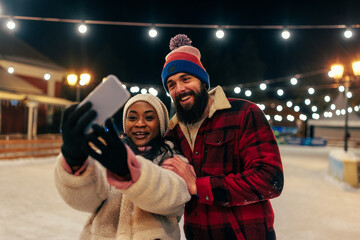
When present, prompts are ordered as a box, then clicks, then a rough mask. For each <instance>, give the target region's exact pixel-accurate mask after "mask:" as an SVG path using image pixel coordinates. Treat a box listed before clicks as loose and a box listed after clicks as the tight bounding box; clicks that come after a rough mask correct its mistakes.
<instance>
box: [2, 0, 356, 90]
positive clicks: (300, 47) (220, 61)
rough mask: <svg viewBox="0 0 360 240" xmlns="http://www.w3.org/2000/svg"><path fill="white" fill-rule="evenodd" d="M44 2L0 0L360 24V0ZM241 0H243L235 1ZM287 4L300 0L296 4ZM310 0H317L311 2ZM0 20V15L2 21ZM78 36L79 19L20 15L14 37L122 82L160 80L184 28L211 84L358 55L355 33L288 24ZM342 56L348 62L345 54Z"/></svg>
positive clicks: (15, 7)
mask: <svg viewBox="0 0 360 240" xmlns="http://www.w3.org/2000/svg"><path fill="white" fill-rule="evenodd" d="M124 2H125V1H106V0H101V1H79V0H71V1H49V0H2V1H1V0H0V5H1V6H2V8H3V11H2V14H4V15H14V16H33V17H50V18H67V19H89V20H104V21H127V22H147V23H174V24H220V25H335V24H359V23H360V14H359V12H360V11H359V10H360V1H355V0H354V1H251V3H249V2H250V1H246V3H236V4H235V3H232V2H235V1H229V2H227V1H204V2H200V1H167V2H166V3H165V2H163V1H126V3H124ZM237 2H240V1H237ZM291 2H298V3H296V4H294V3H291ZM314 2H315V3H314ZM2 21H4V20H2ZM88 27H89V31H88V34H87V35H86V36H80V35H79V34H78V33H77V31H76V25H74V24H71V23H53V22H39V21H24V20H20V21H18V29H17V30H16V32H15V35H16V36H18V37H19V38H21V39H23V40H24V41H26V42H27V43H29V44H30V45H31V46H33V47H34V48H36V49H38V50H39V51H40V52H42V53H44V54H45V55H47V56H48V57H49V58H51V59H52V60H54V61H55V62H56V63H58V64H59V65H61V66H63V67H64V68H66V69H74V70H79V69H87V70H89V71H91V72H92V73H93V75H94V76H95V77H94V79H95V82H99V81H100V80H101V79H102V77H104V76H106V75H107V74H109V73H113V74H115V75H117V76H118V77H119V79H120V80H122V81H124V82H133V83H144V84H157V85H159V86H160V85H161V80H160V79H161V78H160V74H161V70H162V67H163V64H164V57H165V55H166V54H167V53H168V52H169V48H168V45H169V40H170V38H171V37H173V36H174V35H176V34H178V33H184V34H187V35H188V36H189V37H190V38H191V39H192V41H193V45H194V46H195V47H197V48H199V50H200V51H201V54H202V62H203V64H204V67H205V68H206V69H207V71H208V73H209V75H210V81H211V85H212V86H213V87H214V86H216V85H231V84H239V83H246V82H252V81H261V80H264V79H274V78H279V77H284V76H289V75H293V74H297V73H305V72H311V71H315V70H319V69H326V68H329V66H330V65H331V63H332V62H334V61H336V60H341V61H345V60H346V61H347V60H348V59H350V58H353V57H355V56H358V54H359V53H360V44H359V43H360V31H359V30H358V29H357V30H354V37H353V38H352V39H344V37H343V30H340V29H338V30H334V29H333V30H326V29H313V30H292V31H291V33H292V36H291V39H290V40H288V41H284V40H283V39H281V37H280V32H281V31H280V30H261V29H260V30H259V29H258V30H237V29H235V30H227V31H226V33H225V34H226V35H225V38H224V39H222V40H219V39H216V38H215V36H214V33H215V29H191V28H160V29H158V37H157V38H154V39H151V38H149V37H148V33H147V31H148V28H146V27H129V26H108V25H89V26H88ZM344 59H345V60H344Z"/></svg>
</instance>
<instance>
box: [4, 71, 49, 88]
mask: <svg viewBox="0 0 360 240" xmlns="http://www.w3.org/2000/svg"><path fill="white" fill-rule="evenodd" d="M0 90H3V91H7V92H11V93H31V94H42V91H41V89H39V88H37V87H35V86H34V85H32V84H30V83H28V82H26V81H25V80H23V79H21V78H20V77H17V76H14V75H11V74H10V73H8V72H7V71H5V70H4V69H2V68H1V67H0Z"/></svg>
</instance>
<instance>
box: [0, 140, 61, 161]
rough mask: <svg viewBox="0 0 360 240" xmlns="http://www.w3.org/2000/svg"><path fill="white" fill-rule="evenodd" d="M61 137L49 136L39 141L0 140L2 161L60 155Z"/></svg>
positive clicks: (0, 158) (0, 157)
mask: <svg viewBox="0 0 360 240" xmlns="http://www.w3.org/2000/svg"><path fill="white" fill-rule="evenodd" d="M61 144H62V139H61V136H60V135H49V136H45V137H43V138H39V139H32V140H27V139H21V138H15V139H11V138H3V139H0V160H2V159H16V158H33V157H47V156H54V155H57V154H59V152H60V147H61Z"/></svg>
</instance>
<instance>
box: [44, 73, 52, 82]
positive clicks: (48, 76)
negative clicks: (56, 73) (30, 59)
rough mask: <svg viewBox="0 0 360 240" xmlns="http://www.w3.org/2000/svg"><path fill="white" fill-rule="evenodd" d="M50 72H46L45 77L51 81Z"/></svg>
mask: <svg viewBox="0 0 360 240" xmlns="http://www.w3.org/2000/svg"><path fill="white" fill-rule="evenodd" d="M50 77H51V76H50V74H49V73H45V74H44V79H45V80H46V81H49V80H50Z"/></svg>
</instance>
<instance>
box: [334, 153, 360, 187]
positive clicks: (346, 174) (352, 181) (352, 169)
mask: <svg viewBox="0 0 360 240" xmlns="http://www.w3.org/2000/svg"><path fill="white" fill-rule="evenodd" d="M359 171H360V157H359V156H357V155H355V154H353V153H349V152H345V151H344V150H338V149H336V150H332V151H331V152H330V153H329V173H330V174H331V175H332V176H334V177H335V178H337V179H339V180H340V181H343V182H346V183H348V184H349V185H351V186H352V187H356V188H358V187H360V184H359V183H360V174H359Z"/></svg>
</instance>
